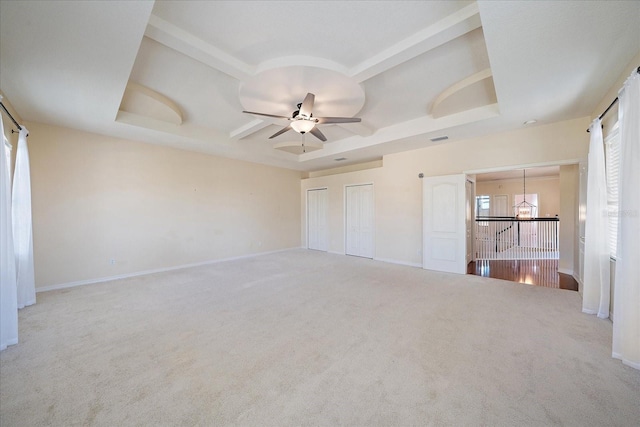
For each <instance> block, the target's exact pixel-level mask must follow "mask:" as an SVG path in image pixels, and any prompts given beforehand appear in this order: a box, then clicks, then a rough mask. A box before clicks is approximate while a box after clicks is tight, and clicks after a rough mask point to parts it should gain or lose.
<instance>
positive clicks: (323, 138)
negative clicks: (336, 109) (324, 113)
mask: <svg viewBox="0 0 640 427" xmlns="http://www.w3.org/2000/svg"><path fill="white" fill-rule="evenodd" d="M309 133H311V134H312V135H313V136H315V137H316V138H318V139H319V140H320V141H326V140H327V137H326V136H324V135H323V133H322V132H320V129H318V128H317V127H314V128H313V129H311V130H310V131H309Z"/></svg>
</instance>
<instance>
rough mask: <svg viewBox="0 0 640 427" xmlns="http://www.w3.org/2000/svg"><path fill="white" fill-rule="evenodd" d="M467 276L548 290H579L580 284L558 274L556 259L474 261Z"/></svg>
mask: <svg viewBox="0 0 640 427" xmlns="http://www.w3.org/2000/svg"><path fill="white" fill-rule="evenodd" d="M467 274H474V275H476V276H483V277H492V278H494V279H504V280H511V281H513V282H519V283H527V284H529V285H535V286H545V287H547V288H557V289H568V290H572V291H577V290H578V282H576V280H575V279H574V278H573V277H571V276H570V275H568V274H563V273H558V260H556V259H526V260H491V261H487V260H478V261H472V262H470V263H469V266H468V267H467Z"/></svg>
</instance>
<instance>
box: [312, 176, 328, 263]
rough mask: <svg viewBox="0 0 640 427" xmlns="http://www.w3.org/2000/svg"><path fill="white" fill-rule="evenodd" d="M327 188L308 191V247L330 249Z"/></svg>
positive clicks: (320, 249)
mask: <svg viewBox="0 0 640 427" xmlns="http://www.w3.org/2000/svg"><path fill="white" fill-rule="evenodd" d="M327 193H328V192H327V189H326V188H322V189H317V190H308V191H307V247H308V248H309V249H315V250H318V251H325V252H326V251H327V250H328V248H329V247H328V238H327V231H328V228H327V205H328V204H327Z"/></svg>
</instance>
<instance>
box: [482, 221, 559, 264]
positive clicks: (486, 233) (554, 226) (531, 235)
mask: <svg viewBox="0 0 640 427" xmlns="http://www.w3.org/2000/svg"><path fill="white" fill-rule="evenodd" d="M559 227H560V220H559V219H558V218H557V217H556V218H531V219H520V218H516V217H477V218H476V230H475V231H476V234H475V235H476V248H475V249H476V250H475V253H476V259H558V258H559V255H560V252H559V247H558V246H559V241H558V239H559Z"/></svg>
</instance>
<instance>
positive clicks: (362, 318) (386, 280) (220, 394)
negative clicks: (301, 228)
mask: <svg viewBox="0 0 640 427" xmlns="http://www.w3.org/2000/svg"><path fill="white" fill-rule="evenodd" d="M611 329H612V328H611V323H610V322H609V321H604V320H600V319H597V318H596V317H595V316H588V315H585V314H582V313H581V301H580V296H579V295H578V293H577V292H573V291H564V290H557V289H548V288H541V287H533V286H529V285H524V284H516V283H512V282H507V281H501V280H496V279H487V278H483V277H477V276H462V275H454V274H446V273H437V272H431V271H425V270H421V269H418V268H411V267H404V266H399V265H393V264H387V263H382V262H376V261H372V260H368V259H361V258H354V257H347V256H341V255H332V254H326V253H319V252H314V251H306V250H293V251H287V252H281V253H277V254H271V255H263V256H258V257H254V258H250V259H244V260H238V261H231V262H223V263H219V264H212V265H209V266H204V267H198V268H191V269H184V270H178V271H173V272H167V273H161V274H154V275H149V276H144V277H137V278H131V279H124V280H118V281H113V282H109V283H101V284H94V285H89V286H83V287H76V288H72V289H66V290H59V291H51V292H44V293H40V294H38V304H37V305H35V306H31V307H28V308H26V309H24V310H22V311H20V340H21V341H20V344H19V345H17V346H12V347H10V348H9V349H7V350H6V351H4V352H2V353H0V425H1V426H2V427H10V426H43V425H53V426H75V425H77V426H80V425H84V426H93V425H95V426H129V425H140V426H143V425H153V426H162V425H167V426H172V425H188V426H191V425H200V426H210V425H216V426H218V425H257V426H298V425H318V426H337V425H345V426H405V425H407V426H408V425H464V426H476V425H478V426H480V425H484V426H542V425H564V426H637V425H639V424H640V371H637V370H634V369H631V368H629V367H626V366H624V365H622V364H621V363H620V362H619V361H617V360H614V359H612V358H611Z"/></svg>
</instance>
